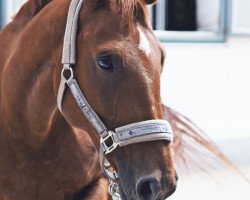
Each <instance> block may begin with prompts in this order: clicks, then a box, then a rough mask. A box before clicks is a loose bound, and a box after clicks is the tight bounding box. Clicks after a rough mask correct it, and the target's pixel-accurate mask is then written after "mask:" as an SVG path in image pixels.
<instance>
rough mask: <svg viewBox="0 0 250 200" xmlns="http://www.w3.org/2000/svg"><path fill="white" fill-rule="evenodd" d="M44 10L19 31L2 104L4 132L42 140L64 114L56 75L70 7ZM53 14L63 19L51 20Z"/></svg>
mask: <svg viewBox="0 0 250 200" xmlns="http://www.w3.org/2000/svg"><path fill="white" fill-rule="evenodd" d="M52 6H53V5H52ZM40 14H41V15H42V17H40V18H39V17H35V18H34V19H32V20H31V21H30V22H29V23H28V24H27V25H26V27H24V28H23V30H22V31H21V32H20V33H19V37H18V38H19V39H18V40H17V41H16V42H15V43H14V44H13V47H12V52H11V54H9V55H8V59H7V60H6V62H5V64H4V66H3V68H4V70H3V72H2V74H1V82H2V89H1V107H0V109H1V115H0V121H1V129H2V132H6V133H8V134H10V135H12V137H13V136H17V137H19V136H21V135H22V136H23V135H25V136H27V138H30V137H33V138H36V139H37V140H39V141H40V140H41V138H46V137H47V136H48V134H49V133H50V129H51V127H52V126H53V120H54V119H55V118H56V119H58V116H59V115H61V114H60V113H59V112H58V109H57V105H56V96H55V92H54V88H53V76H54V73H55V68H56V66H58V65H60V60H59V58H60V52H61V46H62V43H63V32H62V30H64V28H65V23H66V15H67V8H65V13H61V14H58V13H53V12H51V11H50V9H49V8H48V9H46V11H45V12H44V13H40ZM55 15H56V16H55ZM59 15H60V17H59ZM53 17H58V19H60V20H54V21H53V20H49V19H51V18H53ZM48 22H49V24H48ZM13 23H16V22H15V21H14V22H13ZM41 28H42V29H41ZM1 67H2V66H1ZM60 67H61V66H59V67H57V68H60ZM59 74H60V72H59ZM61 118H62V117H61ZM8 134H7V135H8Z"/></svg>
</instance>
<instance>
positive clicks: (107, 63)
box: [97, 56, 114, 71]
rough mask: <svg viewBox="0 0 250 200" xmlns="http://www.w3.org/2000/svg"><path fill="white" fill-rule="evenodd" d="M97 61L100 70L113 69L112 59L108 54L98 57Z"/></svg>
mask: <svg viewBox="0 0 250 200" xmlns="http://www.w3.org/2000/svg"><path fill="white" fill-rule="evenodd" d="M97 63H98V65H99V67H100V68H101V69H102V70H105V71H112V70H113V69H114V67H113V64H112V60H111V58H110V57H109V56H106V57H102V58H99V59H98V60H97Z"/></svg>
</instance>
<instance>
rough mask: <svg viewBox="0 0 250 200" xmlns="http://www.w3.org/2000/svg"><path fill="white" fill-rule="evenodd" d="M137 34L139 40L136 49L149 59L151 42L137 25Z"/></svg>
mask: <svg viewBox="0 0 250 200" xmlns="http://www.w3.org/2000/svg"><path fill="white" fill-rule="evenodd" d="M137 32H138V38H139V44H138V48H139V50H141V51H142V52H143V53H144V54H145V55H146V56H147V57H149V55H150V53H151V41H150V39H149V38H148V37H147V35H146V34H145V32H144V30H143V29H142V28H141V27H140V26H139V25H137Z"/></svg>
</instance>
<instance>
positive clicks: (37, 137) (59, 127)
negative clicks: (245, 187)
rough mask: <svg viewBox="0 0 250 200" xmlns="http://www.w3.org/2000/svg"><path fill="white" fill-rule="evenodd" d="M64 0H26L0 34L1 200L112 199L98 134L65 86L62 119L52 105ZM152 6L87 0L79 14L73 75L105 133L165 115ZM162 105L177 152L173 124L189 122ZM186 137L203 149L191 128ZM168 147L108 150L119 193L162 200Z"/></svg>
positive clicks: (167, 186)
mask: <svg viewBox="0 0 250 200" xmlns="http://www.w3.org/2000/svg"><path fill="white" fill-rule="evenodd" d="M70 2H71V0H29V1H28V2H27V3H26V4H25V5H24V6H23V7H22V8H21V10H20V11H19V13H18V14H17V15H16V17H15V18H14V19H13V21H12V22H11V23H10V24H8V25H7V26H6V27H5V29H3V30H2V32H1V33H0V49H1V55H0V81H1V89H0V103H1V104H0V160H1V161H0V200H83V199H88V200H90V199H93V200H94V199H95V200H102V199H103V200H104V199H108V198H109V195H108V181H107V179H106V178H105V177H104V176H103V175H102V172H101V168H100V164H99V160H98V151H97V149H98V148H99V145H100V144H99V136H98V135H97V133H96V131H95V130H94V128H93V127H92V126H91V124H90V123H89V122H88V121H87V120H86V118H85V117H84V116H83V115H82V113H81V111H80V109H79V107H78V106H77V104H76V102H75V100H74V99H73V97H72V95H71V94H70V92H69V89H66V93H65V96H64V101H63V115H62V114H61V112H60V111H59V109H58V107H57V100H56V99H57V93H58V88H59V83H60V77H61V70H62V64H61V57H62V48H63V38H64V33H65V26H66V20H67V13H68V9H69V5H70ZM154 2H155V1H154V0H85V2H84V6H83V8H82V10H81V12H80V16H79V30H78V33H77V63H76V66H77V67H76V68H74V74H75V76H76V79H77V80H78V82H79V85H80V88H81V90H82V91H83V92H84V94H85V95H86V98H87V99H88V101H89V103H90V104H91V106H92V108H93V109H94V110H95V112H96V113H97V114H98V116H99V117H100V118H101V119H102V120H103V122H104V123H105V124H106V125H107V126H108V127H109V129H110V130H113V129H115V128H116V127H119V126H122V125H125V124H129V123H134V122H139V121H144V120H151V119H163V118H164V110H163V108H162V104H161V99H160V75H161V71H162V68H163V64H164V59H165V53H164V50H163V49H162V47H161V45H160V43H159V42H158V40H157V39H156V37H155V36H154V34H153V31H152V28H151V25H150V21H149V19H148V13H147V10H146V5H147V4H150V3H154ZM164 109H165V111H166V112H165V113H167V115H166V116H165V117H167V118H169V120H170V121H172V122H173V125H174V129H175V130H176V131H177V139H176V140H175V144H176V145H175V146H174V150H175V149H177V148H175V147H178V148H179V149H180V144H181V143H180V142H178V141H181V136H180V134H184V133H185V131H183V129H179V128H178V123H180V124H184V125H185V127H187V128H188V129H189V130H191V131H192V127H190V126H188V125H187V124H185V123H184V122H183V121H182V119H180V116H179V115H178V114H177V113H175V112H174V111H173V110H171V109H169V108H164ZM178 133H180V134H179V136H178ZM193 133H195V131H194V130H193ZM191 137H192V138H194V139H196V140H197V141H198V142H199V143H201V144H202V145H205V146H206V145H207V146H208V147H209V143H208V142H207V141H206V140H205V139H203V138H202V137H201V136H199V135H198V134H196V133H195V134H193V135H191ZM170 148H171V147H170V145H169V144H168V143H167V142H164V141H151V142H143V143H137V144H131V145H128V146H126V147H119V148H118V149H117V150H115V151H114V152H112V153H110V154H109V155H108V157H107V158H108V160H109V162H110V163H111V164H112V166H113V167H114V168H115V169H116V170H117V171H118V172H119V178H120V181H119V185H120V187H119V188H120V195H121V198H122V199H128V200H130V199H140V200H151V199H152V200H153V199H165V198H167V197H168V196H170V195H171V194H172V193H173V192H174V191H175V188H176V182H177V175H176V173H175V169H174V166H173V163H172V158H171V152H170ZM211 149H212V148H210V150H211ZM175 153H177V154H178V151H175ZM218 154H219V153H218Z"/></svg>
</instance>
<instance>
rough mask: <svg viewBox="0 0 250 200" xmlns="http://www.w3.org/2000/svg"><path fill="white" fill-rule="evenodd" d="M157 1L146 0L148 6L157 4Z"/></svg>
mask: <svg viewBox="0 0 250 200" xmlns="http://www.w3.org/2000/svg"><path fill="white" fill-rule="evenodd" d="M156 1H157V0H145V2H146V4H153V3H155V2H156Z"/></svg>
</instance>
